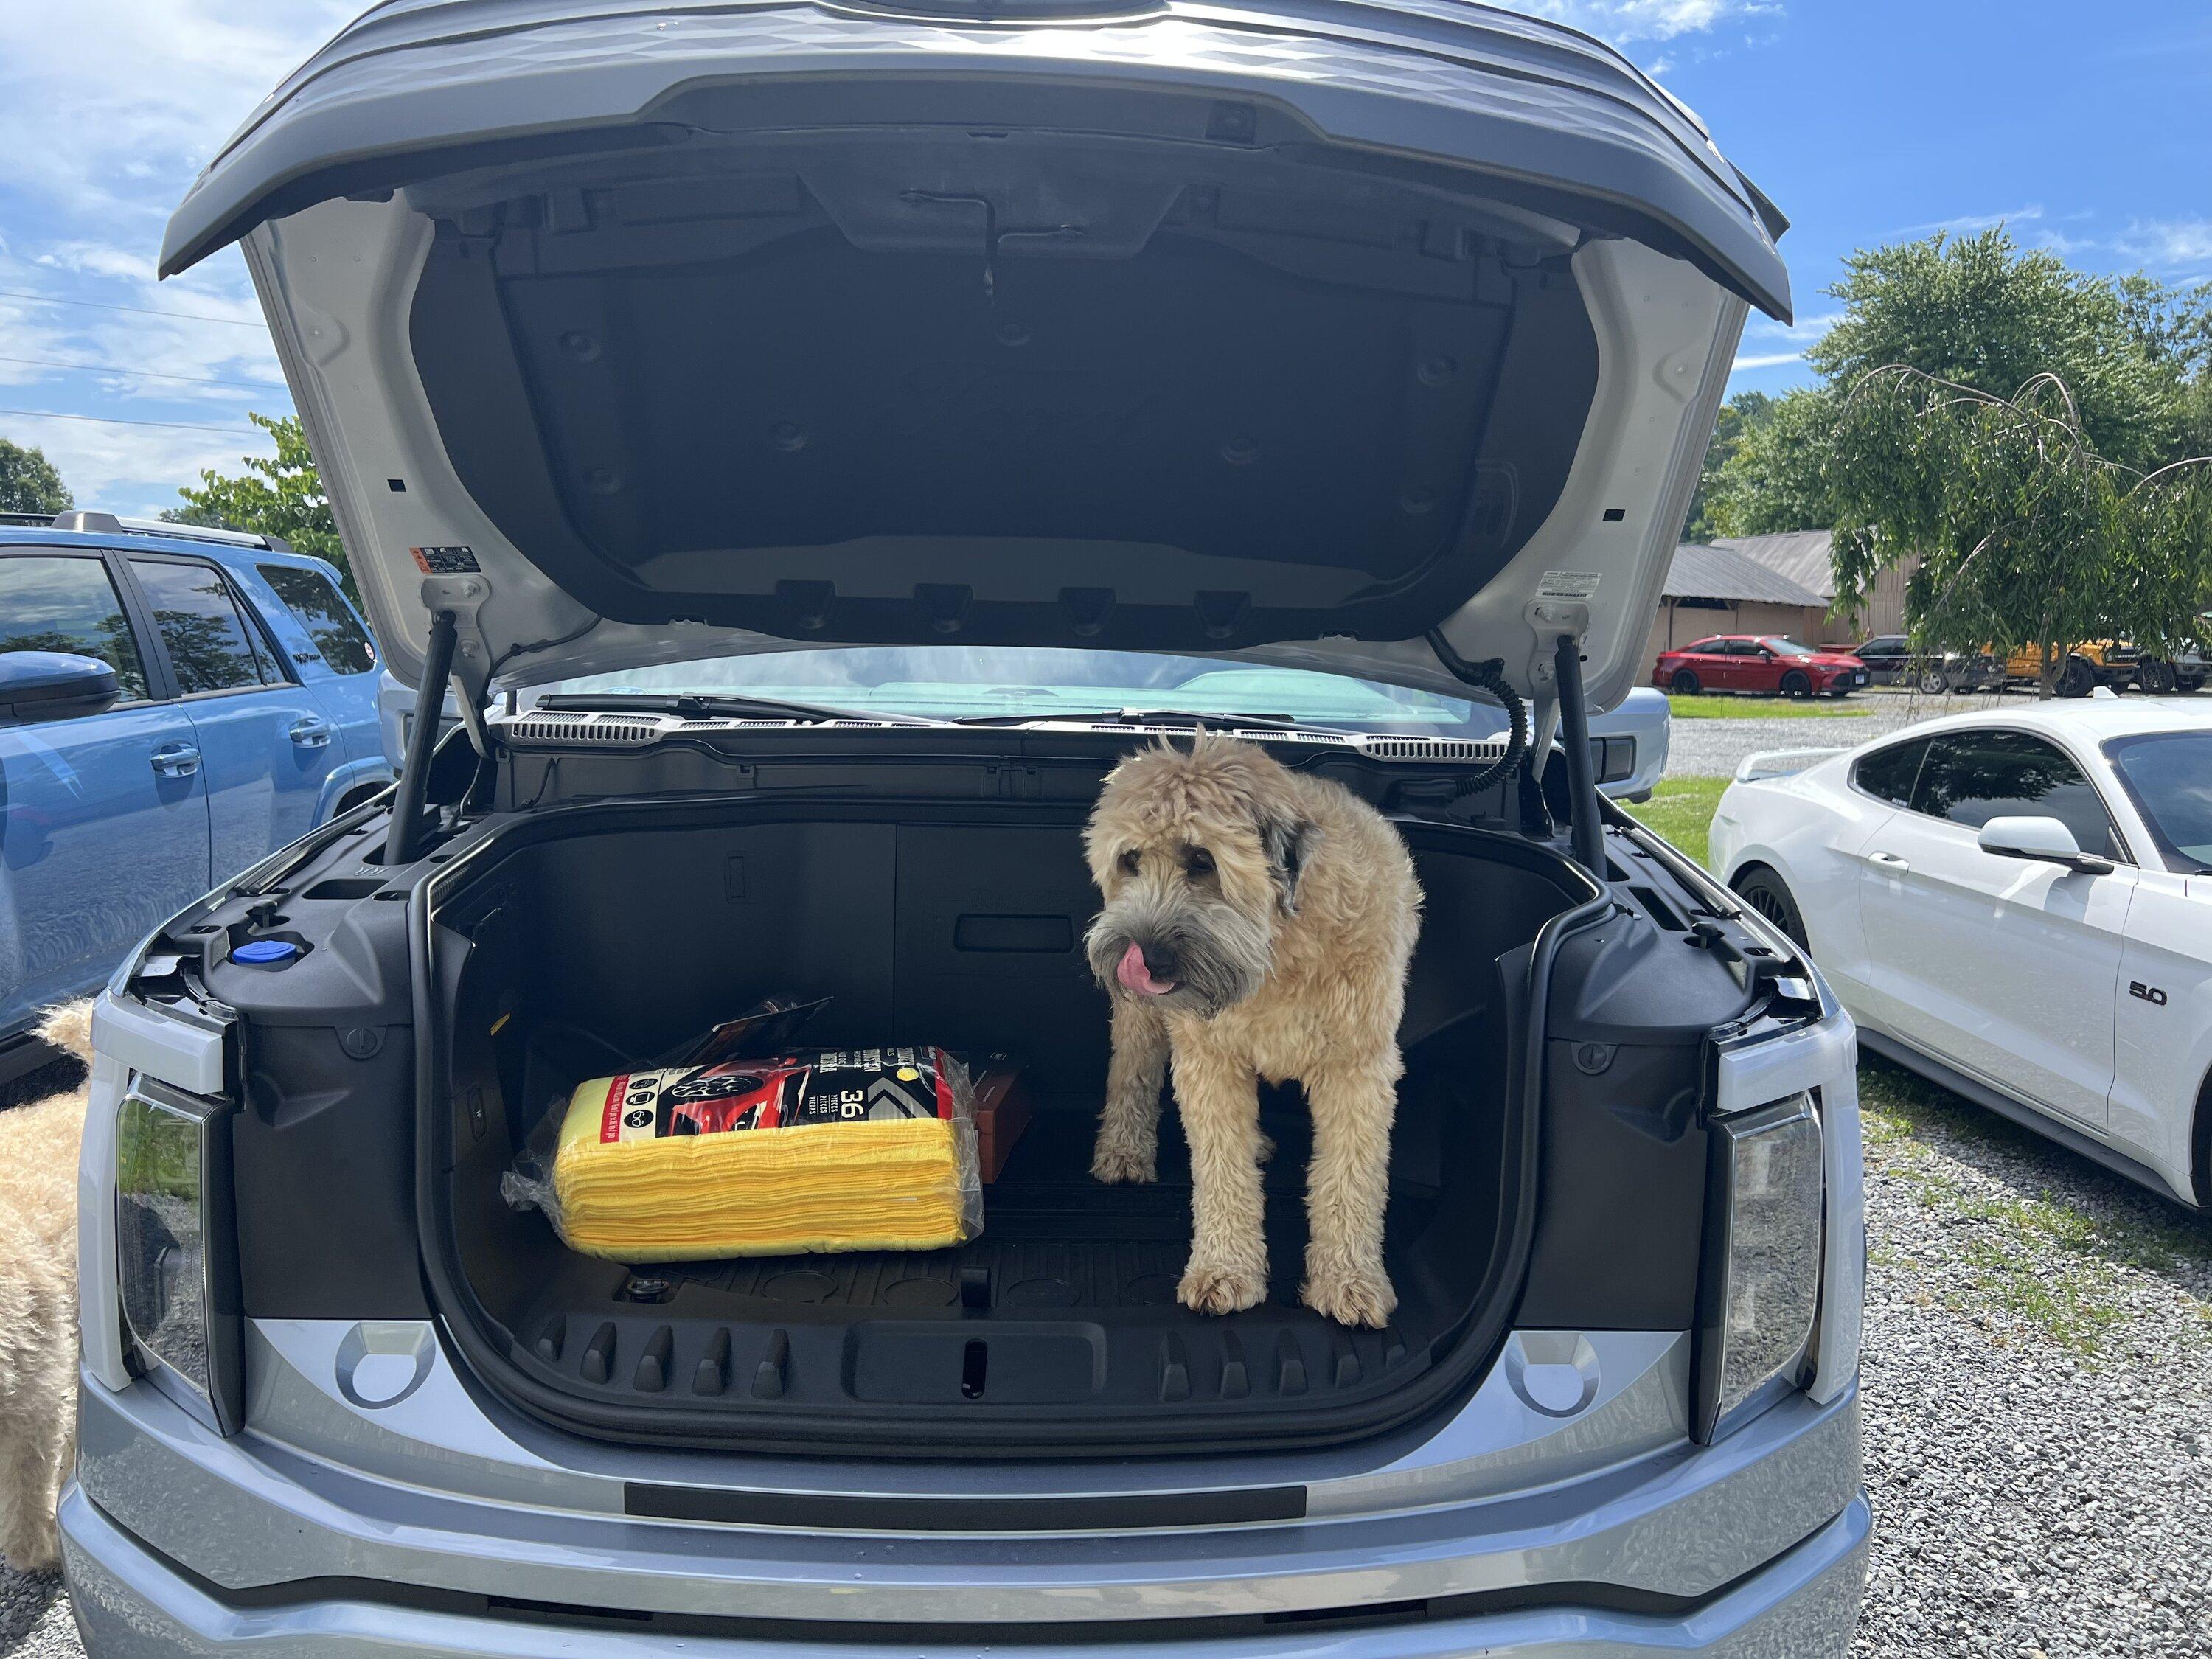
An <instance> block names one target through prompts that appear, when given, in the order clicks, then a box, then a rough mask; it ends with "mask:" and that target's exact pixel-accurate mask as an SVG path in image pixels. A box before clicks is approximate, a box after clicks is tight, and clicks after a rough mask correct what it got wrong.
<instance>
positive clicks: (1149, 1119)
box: [1091, 1002, 1168, 1183]
mask: <svg viewBox="0 0 2212 1659" xmlns="http://www.w3.org/2000/svg"><path fill="white" fill-rule="evenodd" d="M1167 1074H1168V1028H1167V1022H1166V1021H1165V1020H1164V1019H1162V1018H1160V1016H1159V1011H1158V1010H1157V1009H1154V1008H1147V1007H1146V1006H1144V1005H1143V1004H1141V1003H1135V1002H1116V1003H1115V1006H1114V1057H1113V1060H1111V1062H1110V1063H1109V1065H1108V1066H1107V1069H1106V1103H1105V1105H1104V1106H1103V1107H1102V1108H1101V1109H1100V1110H1099V1113H1098V1139H1097V1144H1096V1145H1095V1146H1093V1147H1092V1148H1091V1177H1092V1179H1094V1180H1097V1181H1103V1182H1109V1183H1110V1182H1121V1181H1135V1182H1145V1181H1156V1180H1158V1178H1159V1148H1160V1085H1161V1084H1163V1083H1164V1082H1166V1081H1167Z"/></svg>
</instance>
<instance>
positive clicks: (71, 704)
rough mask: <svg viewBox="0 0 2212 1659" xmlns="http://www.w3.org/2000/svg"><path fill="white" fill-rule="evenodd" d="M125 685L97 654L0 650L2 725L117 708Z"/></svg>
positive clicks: (27, 722) (25, 723)
mask: <svg viewBox="0 0 2212 1659" xmlns="http://www.w3.org/2000/svg"><path fill="white" fill-rule="evenodd" d="M121 696H123V688H122V686H121V685H120V684H118V683H117V681H116V678H115V671H114V670H113V669H112V668H111V667H109V666H108V665H106V663H104V662H102V661H100V659H99V658H97V657H80V656H77V655H76V654H75V653H72V652H68V651H0V725H8V726H31V725H35V724H38V723H40V722H43V721H46V720H74V719H76V717H77V716H78V715H80V714H100V713H102V712H103V711H105V710H106V709H109V708H113V707H114V706H115V704H116V702H117V701H118V699H120V698H121Z"/></svg>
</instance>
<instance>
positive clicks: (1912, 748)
mask: <svg viewBox="0 0 2212 1659" xmlns="http://www.w3.org/2000/svg"><path fill="white" fill-rule="evenodd" d="M1927 752H1928V739H1927V738H1915V739H1914V740H1913V741H1912V742H1911V743H1899V744H1892V745H1891V746H1890V747H1888V748H1887V749H1877V750H1875V751H1874V753H1872V754H1871V755H1862V756H1860V757H1859V758H1858V759H1857V761H1856V762H1854V763H1852V766H1851V781H1852V782H1853V783H1855V784H1857V786H1858V787H1860V788H1861V789H1863V790H1864V791H1866V793H1868V794H1869V795H1872V796H1873V797H1874V798H1875V799H1876V800H1886V801H1887V802H1888V803H1889V804H1890V805H1893V806H1906V805H1911V800H1912V786H1913V784H1914V783H1915V782H1916V781H1918V779H1919V776H1920V761H1921V757H1923V756H1924V755H1926V754H1927Z"/></svg>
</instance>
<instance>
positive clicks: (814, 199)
mask: <svg viewBox="0 0 2212 1659" xmlns="http://www.w3.org/2000/svg"><path fill="white" fill-rule="evenodd" d="M954 3H956V0H945V3H944V4H942V5H940V6H939V9H938V14H937V15H927V14H926V13H925V11H924V10H923V9H921V8H919V7H915V8H904V7H884V6H880V5H877V4H873V3H872V4H871V5H870V7H869V8H868V9H866V10H861V9H857V8H856V9H832V8H829V7H827V6H822V7H817V6H812V5H805V4H800V5H788V4H783V5H771V4H763V5H757V6H744V5H736V6H729V5H717V6H714V7H705V6H694V5H688V4H676V3H670V4H664V5H660V6H657V7H647V6H638V7H629V8H625V7H623V6H621V5H619V4H617V5H614V6H609V5H607V4H605V3H593V4H586V3H581V0H389V3H386V4H384V5H381V6H378V7H374V8H373V9H371V10H370V11H369V12H368V14H367V15H365V16H364V17H362V19H361V20H360V21H357V22H356V23H355V24H354V25H353V26H352V27H349V29H348V30H346V31H345V32H344V33H342V34H341V35H340V36H339V37H338V38H337V40H335V41H333V42H332V43H331V46H328V47H326V48H325V50H324V51H323V52H321V53H320V54H319V55H318V56H317V57H316V58H314V59H313V60H312V61H311V62H310V63H309V64H307V66H305V67H304V68H303V69H302V70H300V71H299V73H298V74H296V75H295V76H293V77H292V79H291V80H290V81H289V82H287V83H286V84H285V85H284V86H283V87H282V88H279V89H278V91H277V92H276V94H273V95H272V96H271V98H270V100H268V101H267V102H266V103H264V105H263V106H262V107H261V109H260V110H259V111H258V112H256V114H255V116H254V118H252V121H250V122H249V123H248V125H246V128H244V129H243V130H242V131H240V134H239V135H238V136H237V137H235V138H234V140H233V141H232V143H230V144H229V145H228V147H227V148H226V149H225V150H224V151H223V152H222V155H219V156H218V157H217V159H216V161H215V162H214V163H213V164H212V165H211V166H210V167H209V168H208V170H207V172H206V173H204V175H203V176H202V177H201V179H199V180H198V182H197V184H196V185H195V186H194V188H193V190H192V191H191V195H190V196H189V197H187V198H186V200H185V203H184V204H183V205H182V206H181V207H180V208H179V210H178V213H177V215H176V216H175V218H174V220H173V222H172V223H171V225H170V228H169V236H168V242H167V246H166V247H165V249H164V251H163V255H162V269H163V271H164V273H165V274H166V273H167V272H170V271H174V270H181V269H183V268H185V266H187V265H189V264H191V263H192V262H193V261H195V260H197V259H198V258H202V257H204V255H205V254H206V253H208V252H210V251H212V250H213V249H214V248H216V247H217V246H221V245H222V244H223V243H225V242H227V241H228V240H234V239H239V238H243V239H244V240H245V244H246V252H247V256H248V259H249V262H250V264H251V265H252V270H253V274H254V276H255V279H256V282H257V283H258V285H259V288H260V291H261V294H262V298H263V303H264V307H265V308H266V310H267V312H268V313H269V317H270V323H271V325H272V328H273V329H274V331H275V332H276V337H277V342H278V347H279V350H280V354H281V355H282V356H283V359H284V362H285V367H286V370H287V374H288V375H289V378H290V380H291V382H292V386H293V388H294V391H295V395H296V397H297V398H298V402H299V405H300V410H301V416H302V418H303V419H304V420H305V422H306V423H307V429H308V432H309V435H310V437H311V439H312V441H313V446H314V448H315V452H316V455H317V458H318V460H319V463H320V465H321V468H322V471H323V477H324V479H325V484H326V486H327V488H328V489H329V491H330V495H331V501H332V504H333V507H334V508H335V511H336V513H337V520H338V523H339V527H340V530H341V532H342V533H343V538H344V540H345V543H346V546H347V549H348V551H349V556H350V557H351V559H352V561H353V563H354V566H355V568H356V573H357V575H358V579H359V581H360V584H361V586H362V592H363V595H364V597H365V599H367V601H368V608H369V611H370V613H371V615H372V617H373V618H374V621H375V623H376V624H377V628H378V631H379V633H380V635H382V637H383V639H384V641H385V644H386V648H387V650H388V651H389V653H391V655H392V658H393V659H394V663H395V666H397V667H398V670H399V671H401V672H403V673H405V672H408V671H410V668H411V667H412V666H413V665H415V663H416V662H417V661H419V653H420V651H421V648H422V647H421V642H422V639H423V637H424V635H425V633H426V631H427V629H428V603H429V601H428V600H426V597H425V591H424V589H425V578H426V576H427V577H429V578H432V579H434V580H433V583H432V586H431V595H430V597H431V599H435V601H436V602H437V603H438V604H440V605H449V604H450V605H457V606H459V608H460V610H461V611H462V616H463V622H464V627H463V645H462V660H461V668H462V671H463V673H464V676H465V678H469V679H470V680H471V681H472V682H473V683H474V684H477V685H478V686H479V687H480V686H481V685H482V684H483V681H484V679H485V678H486V677H487V676H488V675H489V674H492V673H496V674H497V676H498V677H499V678H501V679H503V680H505V681H507V682H510V683H511V682H515V681H524V680H529V681H544V680H546V679H550V678H556V677H558V676H561V675H566V674H573V673H580V672H589V671H600V670H605V669H611V668H617V667H622V666H628V665H635V664H637V663H641V662H644V661H648V660H655V659H671V658H677V657H684V656H699V655H708V654H714V653H720V652H732V651H744V650H769V649H788V648H790V647H792V646H793V644H794V643H803V644H817V645H826V644H874V643H904V644H947V645H960V644H975V645H1006V644H1024V645H1066V646H1079V647H1099V648H1120V649H1137V650H1159V651H1173V652H1177V653H1185V654H1207V655H1219V656H1240V657H1245V658H1257V659H1267V660H1281V661H1296V662H1298V663H1301V664H1304V665H1309V666H1319V667H1328V668H1335V669H1339V670H1340V671H1346V672H1354V673H1359V674H1363V675H1365V676H1367V677H1369V678H1381V679H1386V680H1395V681H1398V682H1401V683H1405V684H1427V685H1431V686H1439V687H1449V686H1451V685H1452V684H1454V682H1452V681H1451V680H1450V679H1449V678H1448V677H1447V676H1445V675H1444V673H1443V671H1442V669H1441V668H1440V667H1439V665H1437V659H1436V656H1435V654H1434V653H1432V651H1431V648H1430V647H1429V646H1428V645H1427V644H1426V643H1425V641H1424V638H1423V636H1424V635H1425V634H1426V633H1427V632H1428V631H1429V630H1431V629H1437V628H1441V629H1443V633H1444V634H1445V635H1446V637H1447V638H1448V639H1449V641H1450V642H1451V643H1452V645H1453V646H1454V647H1455V648H1456V649H1457V651H1458V652H1459V653H1460V654H1461V655H1462V656H1465V657H1468V658H1474V659H1483V658H1491V657H1502V658H1504V659H1505V664H1506V671H1507V673H1508V675H1509V676H1510V678H1514V679H1516V680H1517V681H1519V682H1520V683H1521V684H1522V686H1523V688H1524V689H1525V690H1530V691H1534V692H1536V693H1538V694H1541V693H1542V692H1544V691H1545V690H1547V676H1548V674H1549V671H1550V640H1551V635H1553V634H1555V633H1556V632H1557V631H1559V627H1561V626H1565V627H1568V628H1570V629H1580V628H1586V629H1587V635H1586V641H1585V646H1584V650H1585V653H1586V655H1587V657H1588V669H1587V671H1586V678H1587V683H1588V684H1589V691H1590V694H1591V696H1592V698H1593V700H1594V701H1595V702H1598V703H1600V704H1601V705H1604V704H1610V703H1611V702H1617V701H1618V700H1619V698H1620V696H1622V695H1624V694H1625V692H1626V688H1627V686H1628V684H1630V683H1631V680H1632V677H1633V676H1634V675H1635V673H1636V672H1637V671H1638V667H1639V666H1640V657H1641V653H1642V651H1643V647H1644V635H1645V632H1646V630H1647V629H1648V628H1649V625H1650V616H1651V613H1652V611H1653V609H1654V607H1655V606H1656V603H1657V595H1658V586H1659V583H1660V581H1661V580H1662V579H1663V576H1664V574H1665V570H1666V567H1667V562H1668V558H1669V556H1671V554H1672V551H1673V548H1674V541H1675V538H1676V535H1677V533H1678V532H1679V530H1680V522H1681V519H1682V516H1683V513H1684V510H1685V508H1686V504H1687V501H1688V496H1689V492H1690V490H1691V489H1692V487H1693V486H1694V483H1695V479H1696V476H1697V471H1698V465H1699V460H1700V458H1701V457H1702V455H1703V453H1704V448H1705V439H1706V437H1707V435H1708V434H1709V433H1710V430H1711V424H1712V419H1713V413H1714V410H1715V407H1716V405H1717V402H1718V400H1719V398H1720V396H1721V393H1722V390H1723V386H1724V384H1725V380H1726V378H1727V374H1728V370H1729V362H1730V360H1731V358H1732V356H1733V353H1734V349H1735V340H1736V337H1737V335H1738V332H1739V331H1740V329H1741V323H1742V319H1743V316H1744V313H1745V310H1746V307H1747V304H1756V305H1759V306H1760V307H1763V308H1765V310H1767V311H1769V312H1771V313H1774V314H1776V315H1786V314H1787V307H1788V298H1787V279H1786V276H1785V275H1784V271H1783V269H1782V266H1781V264H1780V263H1779V261H1778V258H1777V256H1776V254H1775V252H1774V247H1773V242H1772V235H1773V234H1774V233H1775V232H1776V231H1777V230H1778V228H1779V222H1778V218H1777V217H1776V216H1775V215H1774V214H1773V211H1772V210H1771V208H1770V207H1768V206H1767V205H1766V204H1765V202H1764V200H1763V198H1761V197H1759V195H1758V194H1757V192H1756V191H1753V189H1752V188H1751V187H1750V186H1749V185H1747V184H1746V183H1745V182H1744V181H1743V180H1742V179H1741V177H1740V175H1738V174H1737V173H1735V171H1734V169H1733V168H1731V167H1729V165H1728V164H1727V163H1726V162H1725V161H1723V159H1722V158H1721V156H1720V155H1719V154H1718V152H1717V151H1716V150H1715V149H1713V147H1712V145H1711V143H1710V141H1709V140H1708V139H1707V138H1706V137H1705V134H1704V133H1703V131H1702V130H1701V129H1700V128H1699V126H1698V125H1696V123H1695V121H1694V119H1693V118H1692V117H1690V116H1689V115H1688V114H1687V112H1685V111H1683V110H1682V109H1681V108H1680V106H1677V105H1675V104H1674V103H1673V102H1672V101H1671V100H1668V98H1667V97H1666V95H1665V94H1663V93H1662V92H1660V91H1659V90H1658V89H1657V88H1656V87H1654V86H1653V85H1651V83H1650V82H1649V81H1647V80H1646V79H1645V78H1644V76H1642V75H1641V74H1640V73H1638V71H1637V70H1635V69H1634V68H1633V67H1632V66H1631V65H1629V64H1627V63H1626V61H1625V60H1623V59H1621V58H1619V57H1618V56H1616V55H1615V54H1613V53H1612V52H1609V51H1607V49H1606V48H1604V47H1602V46H1598V45H1597V44H1595V42H1592V41H1590V40H1588V39H1586V38H1585V37H1583V36H1581V35H1579V34H1577V33H1573V32H1571V31H1569V30H1565V29H1561V28H1559V27H1554V26H1551V25H1548V24H1543V23H1539V22H1536V21H1532V20H1528V19H1524V18H1521V17H1517V16H1515V15H1510V14H1506V13H1502V12H1492V11H1489V10H1486V9H1482V8H1478V7H1473V6H1467V5H1462V4H1457V3H1444V0H1407V3H1404V4H1401V5H1399V6H1397V7H1395V8H1392V9H1380V8H1376V7H1374V6H1371V5H1365V4H1356V3H1346V4H1331V3H1320V4H1314V5H1303V4H1302V5H1300V6H1299V7H1297V9H1296V12H1295V15H1293V14H1292V12H1291V10H1290V9H1283V10H1281V11H1279V12H1276V13H1268V12H1263V11H1261V10H1258V9H1254V10H1249V11H1236V10H1223V9H1216V8H1206V7H1199V6H1186V5H1183V4H1181V3H1172V0H1171V3H1167V4H1162V5H1146V6H1143V7H1141V8H1139V9H1127V8H1126V7H1124V8H1119V9H1117V8H1116V7H1115V5H1114V4H1113V0H1100V3H1099V4H1097V5H1096V6H1091V7H1083V6H1079V5H1071V4H1066V3H1054V0H1030V3H1028V4H1026V5H1025V6H1022V7H1017V8H1013V9H1017V10H1020V11H1023V12H1024V13H1025V14H1026V15H1022V16H1018V17H1012V18H1009V17H1006V16H1005V15H1003V13H1002V14H1001V15H1000V16H999V17H997V18H996V19H995V20H994V21H987V22H985V21H977V20H975V19H972V18H957V17H952V16H949V15H945V12H946V11H947V10H949V9H950V8H951V5H952V4H954ZM1538 607H1545V609H1544V611H1542V614H1541V615H1539V614H1538V611H1537V608H1538Z"/></svg>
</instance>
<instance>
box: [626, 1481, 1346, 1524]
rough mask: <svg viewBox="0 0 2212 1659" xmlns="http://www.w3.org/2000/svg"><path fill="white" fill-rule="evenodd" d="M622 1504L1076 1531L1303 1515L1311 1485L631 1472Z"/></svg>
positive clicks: (742, 1515) (668, 1515) (738, 1514)
mask: <svg viewBox="0 0 2212 1659" xmlns="http://www.w3.org/2000/svg"><path fill="white" fill-rule="evenodd" d="M623 1514H625V1515H635V1516H645V1517H647V1518H650V1519H652V1520H655V1521H710V1522H719V1523H721V1524H725V1525H730V1526H745V1527H776V1528H785V1527H814V1528H822V1529H823V1530H825V1531H829V1532H896V1533H910V1532H991V1533H1006V1532H1070V1531H1078V1532H1079V1531H1085V1530H1089V1529H1092V1528H1096V1529H1097V1530H1099V1531H1102V1532H1106V1531H1115V1532H1118V1531H1123V1530H1129V1529H1135V1528H1152V1527H1234V1526H1244V1525H1249V1524H1250V1523H1252V1522H1265V1521H1303V1520H1304V1519H1305V1517H1306V1489H1305V1488H1304V1486H1251V1487H1247V1488H1245V1489H1244V1490H1243V1491H1226V1492H1130V1493H1127V1494H1119V1493H1117V1494H1115V1495H1113V1496H1110V1497H1098V1498H911V1497H894V1498H873V1497H858V1498H853V1497H846V1496H843V1495H842V1494H839V1493H835V1492H739V1491H734V1490H724V1489H719V1488H716V1487H713V1486H662V1485H657V1484H654V1483H653V1482H650V1481H642V1480H631V1481H628V1482H625V1483H624V1485H623Z"/></svg>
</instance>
